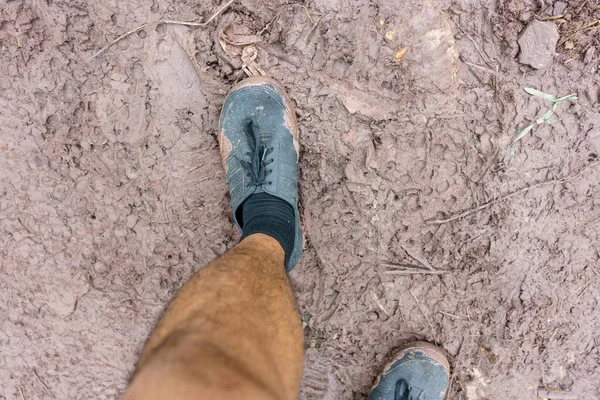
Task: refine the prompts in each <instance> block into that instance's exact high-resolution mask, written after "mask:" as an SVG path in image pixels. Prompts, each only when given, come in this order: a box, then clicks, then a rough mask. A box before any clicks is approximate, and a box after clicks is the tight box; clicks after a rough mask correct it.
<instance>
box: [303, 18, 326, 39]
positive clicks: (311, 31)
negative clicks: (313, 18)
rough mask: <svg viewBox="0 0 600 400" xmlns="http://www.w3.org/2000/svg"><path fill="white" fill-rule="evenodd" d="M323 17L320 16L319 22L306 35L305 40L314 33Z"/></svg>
mask: <svg viewBox="0 0 600 400" xmlns="http://www.w3.org/2000/svg"><path fill="white" fill-rule="evenodd" d="M322 19H323V17H321V18H319V20H318V21H317V23H316V24H315V25H314V26H313V27H312V28H311V30H310V31H308V33H307V34H306V36H305V37H304V41H305V42H306V41H307V40H308V37H309V36H310V35H311V33H313V32H314V30H315V29H317V26H319V24H320V23H321V20H322Z"/></svg>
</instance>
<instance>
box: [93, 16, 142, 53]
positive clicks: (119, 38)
mask: <svg viewBox="0 0 600 400" xmlns="http://www.w3.org/2000/svg"><path fill="white" fill-rule="evenodd" d="M146 26H148V23H145V24H143V25H140V26H138V27H137V28H135V29H132V30H130V31H129V32H125V33H124V34H122V35H121V36H119V37H118V38H116V39H115V40H113V41H112V42H110V43H109V44H107V45H106V46H104V47H103V48H101V49H100V50H99V51H98V52H97V53H95V54H94V55H93V56H91V57H90V60H93V59H94V58H96V57H98V56H99V55H100V54H102V53H104V52H105V51H106V50H108V49H109V48H111V47H112V46H114V45H115V44H117V43H119V42H120V41H121V40H123V39H125V38H126V37H128V36H129V35H133V34H134V33H136V32H137V31H140V30H142V29H144V28H145V27H146Z"/></svg>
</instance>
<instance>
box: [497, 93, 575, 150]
mask: <svg viewBox="0 0 600 400" xmlns="http://www.w3.org/2000/svg"><path fill="white" fill-rule="evenodd" d="M525 91H526V92H527V93H529V94H530V95H532V96H535V97H537V98H540V99H542V100H545V101H549V102H551V103H552V106H551V107H550V108H549V109H548V110H546V112H545V113H544V114H543V115H542V116H541V117H539V118H538V119H536V120H535V121H534V122H533V123H532V124H530V125H528V126H527V127H525V128H524V129H517V132H516V133H515V137H514V138H513V140H512V141H511V142H510V144H509V145H508V148H507V149H506V151H507V152H508V154H510V156H511V157H512V156H514V155H515V153H516V151H517V150H516V149H515V147H514V144H515V143H516V142H518V141H519V140H521V139H522V138H523V136H525V135H527V134H528V133H529V132H530V131H531V130H532V129H533V128H534V127H535V126H536V125H542V124H547V125H552V124H553V121H552V120H551V119H550V117H551V116H552V115H553V114H554V112H555V111H556V109H557V108H558V105H559V104H560V103H561V102H562V101H565V100H567V101H576V100H577V96H576V95H575V94H570V95H567V96H564V97H560V98H557V97H556V96H554V95H552V94H548V93H544V92H540V91H539V90H537V89H533V88H525Z"/></svg>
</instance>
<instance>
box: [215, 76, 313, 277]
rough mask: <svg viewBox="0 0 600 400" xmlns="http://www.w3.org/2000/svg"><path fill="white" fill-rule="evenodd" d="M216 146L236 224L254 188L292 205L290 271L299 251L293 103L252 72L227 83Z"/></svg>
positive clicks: (269, 80) (280, 88)
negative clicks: (250, 75) (248, 76)
mask: <svg viewBox="0 0 600 400" xmlns="http://www.w3.org/2000/svg"><path fill="white" fill-rule="evenodd" d="M219 147H220V150H221V159H222V161H223V167H224V168H225V173H226V176H227V182H228V183H229V191H230V193H231V207H232V210H233V217H234V220H235V223H236V225H237V226H238V228H240V230H241V229H242V224H240V222H243V221H241V216H242V213H241V207H240V206H241V205H242V203H243V202H244V200H246V199H247V198H248V197H249V196H250V195H252V194H254V193H268V194H270V195H272V196H275V197H278V198H280V199H282V200H284V201H286V202H287V203H289V204H290V205H291V206H292V208H293V209H294V214H295V225H296V226H295V230H296V231H295V240H294V250H293V251H292V253H291V256H290V257H289V261H288V263H287V265H286V266H285V267H286V270H287V271H290V270H291V269H292V268H294V266H295V265H296V263H297V262H298V259H299V258H300V254H301V253H302V230H301V228H300V218H299V213H298V157H299V154H300V145H299V142H298V124H297V122H296V114H295V111H294V106H293V104H292V101H291V100H290V98H289V97H288V95H287V93H286V92H285V89H284V88H283V86H281V84H280V83H279V82H277V81H276V80H274V79H272V78H268V77H265V76H253V77H250V78H247V79H244V80H243V81H242V82H240V83H238V84H237V85H236V86H234V87H233V89H231V91H230V92H229V94H228V95H227V98H226V99H225V103H224V104H223V108H222V110H221V117H220V120H219Z"/></svg>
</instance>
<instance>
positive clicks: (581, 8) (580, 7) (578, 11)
mask: <svg viewBox="0 0 600 400" xmlns="http://www.w3.org/2000/svg"><path fill="white" fill-rule="evenodd" d="M588 1H589V0H585V1H584V2H583V3H581V5H580V6H579V8H578V9H577V11H575V14H579V13H580V12H581V10H583V7H584V6H585V5H586V4H587V2H588Z"/></svg>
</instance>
